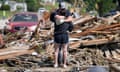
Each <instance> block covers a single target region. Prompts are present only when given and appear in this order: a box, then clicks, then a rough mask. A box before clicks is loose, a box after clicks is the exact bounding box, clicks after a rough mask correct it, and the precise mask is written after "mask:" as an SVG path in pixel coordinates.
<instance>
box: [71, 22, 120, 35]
mask: <svg viewBox="0 0 120 72" xmlns="http://www.w3.org/2000/svg"><path fill="white" fill-rule="evenodd" d="M119 26H120V23H119V24H113V25H108V26H105V27H98V28H95V29H89V30H86V31H84V32H81V33H76V34H71V37H81V36H85V35H88V34H94V33H93V31H101V30H105V29H110V28H115V27H119Z"/></svg>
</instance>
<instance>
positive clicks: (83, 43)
mask: <svg viewBox="0 0 120 72" xmlns="http://www.w3.org/2000/svg"><path fill="white" fill-rule="evenodd" d="M115 42H118V41H115V40H112V38H111V39H108V38H104V39H94V40H83V41H76V42H72V43H70V48H77V47H80V46H90V45H101V44H107V43H115Z"/></svg>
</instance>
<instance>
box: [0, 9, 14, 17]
mask: <svg viewBox="0 0 120 72" xmlns="http://www.w3.org/2000/svg"><path fill="white" fill-rule="evenodd" d="M13 14H14V12H10V11H2V10H0V19H2V18H3V17H5V18H9V17H10V16H12V15H13Z"/></svg>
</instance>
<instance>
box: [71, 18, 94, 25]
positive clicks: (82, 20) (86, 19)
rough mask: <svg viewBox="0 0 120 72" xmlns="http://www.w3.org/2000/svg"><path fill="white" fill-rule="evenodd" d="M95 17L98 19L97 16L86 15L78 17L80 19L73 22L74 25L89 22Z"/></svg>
mask: <svg viewBox="0 0 120 72" xmlns="http://www.w3.org/2000/svg"><path fill="white" fill-rule="evenodd" d="M95 19H96V17H92V16H85V17H83V18H78V19H76V20H74V21H73V24H74V25H76V24H84V23H87V22H89V21H92V20H95Z"/></svg>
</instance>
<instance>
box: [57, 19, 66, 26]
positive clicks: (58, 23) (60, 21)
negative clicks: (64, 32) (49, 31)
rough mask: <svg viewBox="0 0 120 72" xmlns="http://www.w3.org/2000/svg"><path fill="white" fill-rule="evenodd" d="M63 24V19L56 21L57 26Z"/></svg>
mask: <svg viewBox="0 0 120 72" xmlns="http://www.w3.org/2000/svg"><path fill="white" fill-rule="evenodd" d="M64 22H65V20H64V19H56V24H57V25H60V24H63V23H64Z"/></svg>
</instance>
